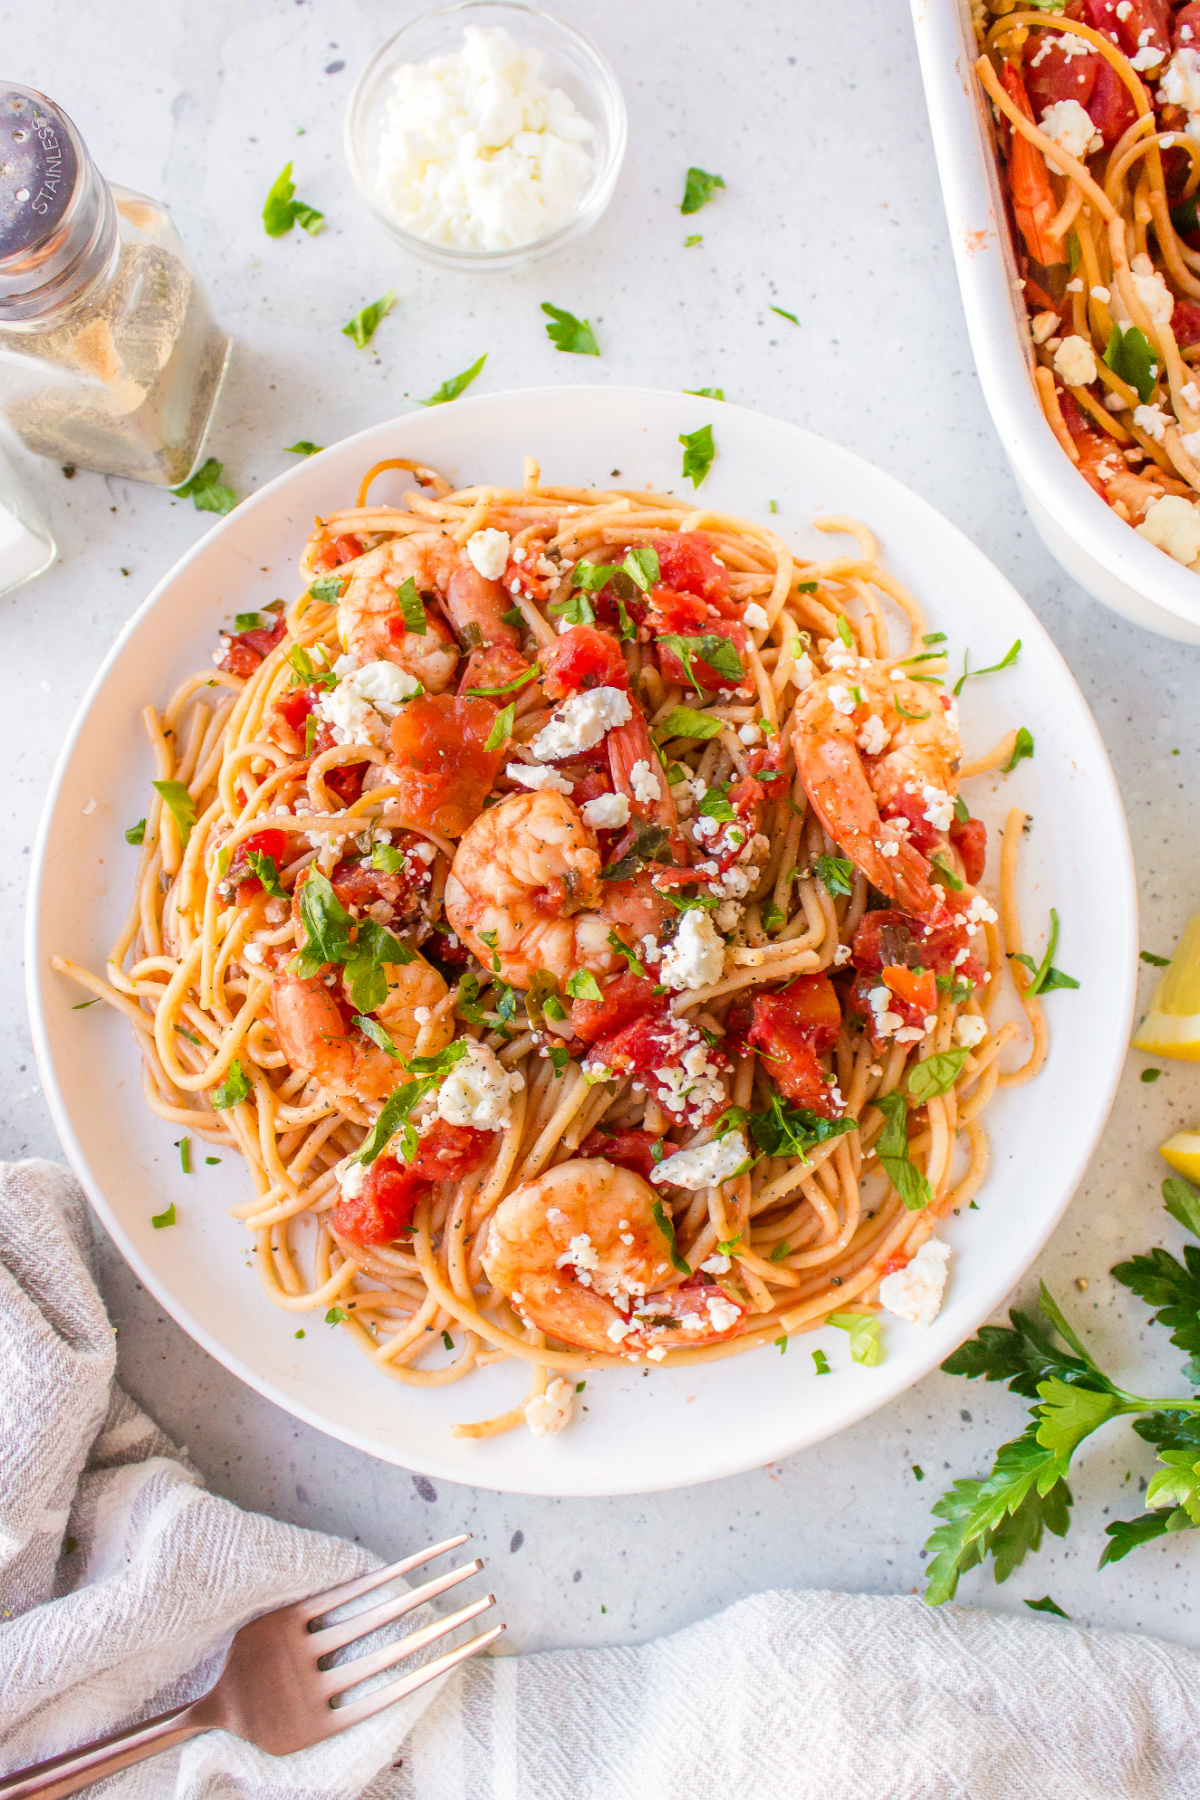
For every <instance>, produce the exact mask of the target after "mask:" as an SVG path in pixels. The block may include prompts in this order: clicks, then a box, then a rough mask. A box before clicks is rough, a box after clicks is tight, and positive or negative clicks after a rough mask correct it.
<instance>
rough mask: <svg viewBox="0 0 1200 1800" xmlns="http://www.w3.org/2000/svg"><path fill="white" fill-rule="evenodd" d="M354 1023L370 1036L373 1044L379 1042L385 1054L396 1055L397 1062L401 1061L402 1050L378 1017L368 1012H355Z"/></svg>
mask: <svg viewBox="0 0 1200 1800" xmlns="http://www.w3.org/2000/svg"><path fill="white" fill-rule="evenodd" d="M354 1023H355V1024H356V1025H357V1026H358V1029H359V1030H360V1031H361V1032H362V1034H363V1036H364V1037H369V1038H370V1040H371V1042H372V1043H373V1044H378V1046H379V1048H380V1049H381V1050H382V1051H383V1053H384V1055H385V1056H394V1057H395V1059H396V1061H397V1062H399V1061H400V1052H399V1051H398V1050H397V1048H396V1046H395V1044H394V1043H393V1042H392V1040H391V1038H390V1037H389V1036H388V1034H387V1032H386V1031H385V1030H384V1029H383V1026H382V1025H381V1024H380V1023H379V1020H378V1019H372V1018H371V1017H369V1015H368V1014H366V1013H355V1015H354Z"/></svg>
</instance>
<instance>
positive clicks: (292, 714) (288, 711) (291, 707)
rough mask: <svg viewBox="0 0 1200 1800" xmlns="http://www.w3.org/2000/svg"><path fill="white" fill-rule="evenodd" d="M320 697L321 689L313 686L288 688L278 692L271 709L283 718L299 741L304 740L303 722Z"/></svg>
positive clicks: (313, 709) (314, 708)
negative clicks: (283, 691)
mask: <svg viewBox="0 0 1200 1800" xmlns="http://www.w3.org/2000/svg"><path fill="white" fill-rule="evenodd" d="M320 698H321V690H320V689H319V688H315V687H294V688H289V689H288V691H287V692H286V693H285V694H280V696H279V698H278V700H276V701H275V703H274V708H273V710H274V711H275V713H276V714H277V715H278V716H279V718H280V719H282V720H283V723H284V724H285V725H286V726H287V727H288V729H289V730H291V731H294V732H295V733H296V735H297V737H299V738H300V740H301V742H303V740H304V722H305V720H306V719H307V718H308V715H309V713H311V712H313V711H315V710H316V705H317V701H318V700H319V699H320Z"/></svg>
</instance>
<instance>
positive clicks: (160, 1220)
mask: <svg viewBox="0 0 1200 1800" xmlns="http://www.w3.org/2000/svg"><path fill="white" fill-rule="evenodd" d="M150 1223H151V1224H152V1225H153V1227H154V1229H155V1231H162V1229H163V1228H164V1226H167V1225H174V1224H175V1202H174V1201H173V1200H172V1202H171V1204H170V1206H168V1208H167V1210H166V1212H160V1213H151V1214H150Z"/></svg>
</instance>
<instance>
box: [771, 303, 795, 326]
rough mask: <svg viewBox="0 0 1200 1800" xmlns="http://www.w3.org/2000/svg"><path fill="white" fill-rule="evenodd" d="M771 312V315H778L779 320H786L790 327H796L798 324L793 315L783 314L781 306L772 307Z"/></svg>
mask: <svg viewBox="0 0 1200 1800" xmlns="http://www.w3.org/2000/svg"><path fill="white" fill-rule="evenodd" d="M771 311H772V312H773V313H778V314H779V316H780V318H781V319H786V320H787V321H788V322H789V324H791V325H798V324H799V323H800V321H799V319H798V318H797V317H796V315H795V313H790V312H785V311H784V309H783V307H782V306H773V307H772V308H771Z"/></svg>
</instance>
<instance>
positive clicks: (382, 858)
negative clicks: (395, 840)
mask: <svg viewBox="0 0 1200 1800" xmlns="http://www.w3.org/2000/svg"><path fill="white" fill-rule="evenodd" d="M407 864H408V858H407V856H405V854H404V852H403V850H397V849H396V847H395V845H394V844H372V845H371V867H372V868H373V869H378V870H379V871H380V872H381V873H382V874H384V875H398V874H399V873H400V871H401V869H403V868H405V867H406V866H407Z"/></svg>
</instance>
